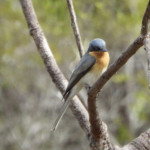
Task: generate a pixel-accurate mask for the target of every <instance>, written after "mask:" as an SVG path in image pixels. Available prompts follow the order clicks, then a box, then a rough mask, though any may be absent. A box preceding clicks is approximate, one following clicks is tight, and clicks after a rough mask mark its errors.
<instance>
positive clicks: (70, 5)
mask: <svg viewBox="0 0 150 150" xmlns="http://www.w3.org/2000/svg"><path fill="white" fill-rule="evenodd" d="M67 5H68V9H69V13H70V18H71V26H72V29H73V32H74V36H75V39H76V43H77V46H78V50H79V53H80V57H82V56H83V53H84V49H83V45H82V40H81V36H80V31H79V27H78V23H77V19H76V14H75V11H74V7H73V3H72V0H67Z"/></svg>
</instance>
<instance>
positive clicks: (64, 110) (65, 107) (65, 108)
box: [52, 96, 71, 131]
mask: <svg viewBox="0 0 150 150" xmlns="http://www.w3.org/2000/svg"><path fill="white" fill-rule="evenodd" d="M70 100H71V98H70V96H68V98H67V99H66V100H65V103H64V105H63V106H62V108H61V110H60V113H59V115H58V117H57V119H56V121H55V122H54V125H53V127H52V131H55V130H56V129H57V127H58V125H59V123H60V121H61V119H62V117H63V116H64V114H65V112H66V110H67V108H68V106H69V103H70Z"/></svg>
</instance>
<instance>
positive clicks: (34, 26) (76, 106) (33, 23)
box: [20, 0, 150, 150]
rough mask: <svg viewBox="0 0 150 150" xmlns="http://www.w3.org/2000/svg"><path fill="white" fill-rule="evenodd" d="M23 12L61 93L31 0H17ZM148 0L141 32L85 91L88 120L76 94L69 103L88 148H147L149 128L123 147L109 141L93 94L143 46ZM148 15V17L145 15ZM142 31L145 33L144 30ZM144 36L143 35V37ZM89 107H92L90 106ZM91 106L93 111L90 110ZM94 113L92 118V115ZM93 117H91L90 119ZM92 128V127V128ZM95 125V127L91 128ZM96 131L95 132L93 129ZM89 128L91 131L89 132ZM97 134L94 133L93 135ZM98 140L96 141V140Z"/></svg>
mask: <svg viewBox="0 0 150 150" xmlns="http://www.w3.org/2000/svg"><path fill="white" fill-rule="evenodd" d="M20 2H21V6H22V9H23V13H24V15H25V18H26V21H27V24H28V27H29V31H30V34H31V36H32V37H33V39H34V41H35V44H36V46H37V49H38V51H39V53H40V55H41V57H42V59H43V62H44V64H45V66H46V68H47V71H48V73H49V74H50V76H51V78H52V80H53V82H54V83H55V85H56V86H57V88H58V89H59V90H60V91H61V93H63V92H64V90H65V87H66V85H67V81H66V79H65V77H64V76H63V74H62V72H61V71H60V69H59V67H58V66H57V64H56V61H55V59H54V57H53V54H52V52H51V50H50V48H49V45H48V43H47V40H46V38H45V36H44V34H43V31H42V29H41V27H40V25H39V23H38V20H37V17H36V14H35V12H34V9H33V6H32V2H31V0H20ZM149 7H150V1H149V3H148V6H147V9H146V11H145V15H144V17H143V22H142V29H141V35H140V36H139V37H138V38H137V39H136V40H135V41H134V42H133V43H132V44H131V45H130V46H129V47H128V48H127V49H126V50H125V51H124V52H123V53H122V54H121V56H120V57H119V58H118V59H117V60H116V61H115V62H114V63H113V64H112V65H111V66H110V67H109V68H108V70H107V71H106V72H105V73H104V74H103V75H102V76H101V77H100V78H99V79H98V81H97V82H96V83H95V84H94V85H93V87H92V88H91V90H90V91H89V94H88V95H89V96H88V103H89V110H90V112H89V114H90V123H91V130H90V124H89V116H88V113H87V110H86V109H85V107H84V106H83V105H82V103H81V102H80V101H79V99H78V98H77V97H75V98H74V99H73V100H72V102H71V105H70V107H71V109H72V111H73V113H74V115H75V117H76V118H77V119H78V121H79V124H80V125H81V127H82V129H83V130H84V131H85V133H86V134H87V136H88V137H89V138H88V139H89V142H90V143H91V149H98V150H106V149H107V150H111V149H113V150H131V149H132V150H138V149H140V150H150V142H149V138H150V129H149V130H148V131H147V132H145V133H143V134H141V135H140V136H139V137H138V138H136V139H134V140H133V141H132V142H131V143H129V144H127V145H126V146H124V147H123V148H119V147H118V146H113V144H111V143H110V141H109V136H108V131H107V126H106V125H105V124H104V123H103V122H102V121H101V120H100V118H99V116H98V112H97V109H96V102H95V99H96V95H97V93H98V92H99V91H100V89H101V88H102V87H103V86H104V84H105V83H106V82H107V81H108V80H109V79H110V78H111V77H112V75H114V74H115V73H116V72H117V71H118V70H119V69H120V68H121V67H122V66H123V65H124V64H125V63H126V62H127V60H128V59H129V58H130V57H131V56H132V55H134V54H135V52H136V51H137V50H138V49H139V48H140V47H141V46H142V45H143V41H144V38H145V35H146V34H147V31H148V21H147V20H145V19H149V14H150V8H149ZM145 16H148V17H145ZM145 32H146V33H145ZM143 35H144V36H143ZM90 106H92V109H91V108H90ZM94 108H95V110H94ZM93 116H94V117H93ZM92 118H93V119H92ZM92 128H93V129H92ZM94 128H95V129H94ZM94 130H96V131H97V132H95V131H94ZM91 131H92V133H91ZM97 134H98V135H97ZM97 141H98V142H97Z"/></svg>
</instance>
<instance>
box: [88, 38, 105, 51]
mask: <svg viewBox="0 0 150 150" xmlns="http://www.w3.org/2000/svg"><path fill="white" fill-rule="evenodd" d="M100 51H101V52H107V49H106V43H105V41H104V40H102V39H99V38H97V39H94V40H92V41H91V42H90V44H89V47H88V52H100Z"/></svg>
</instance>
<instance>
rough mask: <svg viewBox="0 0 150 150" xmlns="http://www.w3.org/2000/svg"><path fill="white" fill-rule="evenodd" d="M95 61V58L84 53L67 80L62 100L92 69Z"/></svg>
mask: <svg viewBox="0 0 150 150" xmlns="http://www.w3.org/2000/svg"><path fill="white" fill-rule="evenodd" d="M95 62H96V59H95V57H93V56H91V55H89V54H88V53H86V54H85V55H84V56H83V57H82V59H81V60H80V62H79V64H78V66H77V67H76V68H75V70H74V71H73V73H72V75H71V78H70V80H69V83H68V86H67V89H66V91H65V93H64V94H63V96H64V98H65V97H66V96H67V95H68V94H69V93H68V92H70V90H71V89H72V87H73V86H74V85H75V84H77V83H78V81H79V80H80V79H81V78H82V77H83V76H84V75H85V74H86V73H87V72H88V71H89V70H90V69H91V68H92V66H93V65H94V64H95Z"/></svg>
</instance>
